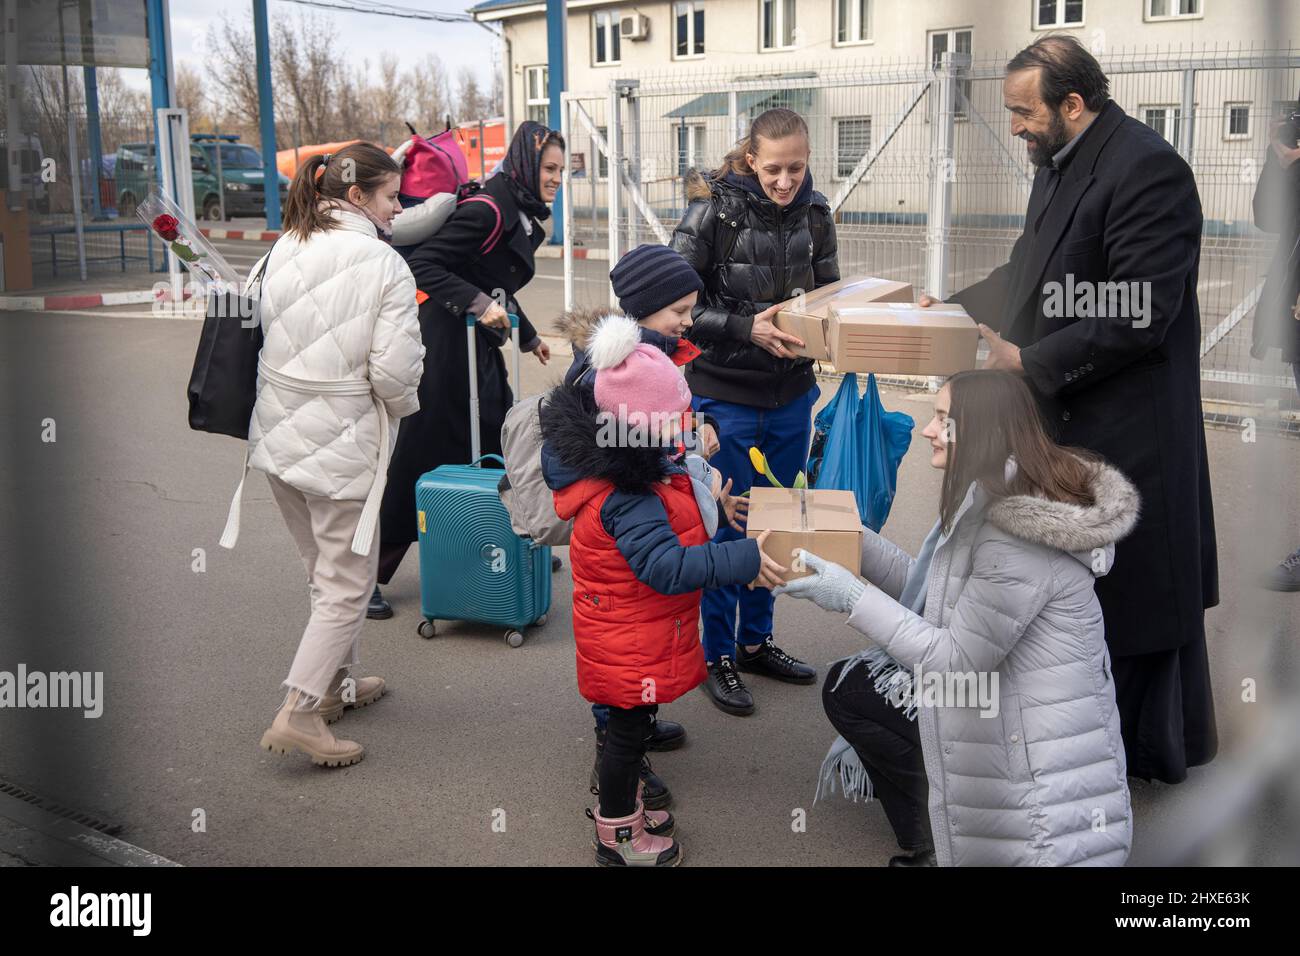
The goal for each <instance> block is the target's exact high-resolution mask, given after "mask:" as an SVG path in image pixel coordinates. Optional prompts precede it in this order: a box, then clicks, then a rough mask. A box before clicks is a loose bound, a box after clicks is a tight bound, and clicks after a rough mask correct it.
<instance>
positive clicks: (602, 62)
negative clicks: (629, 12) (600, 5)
mask: <svg viewBox="0 0 1300 956" xmlns="http://www.w3.org/2000/svg"><path fill="white" fill-rule="evenodd" d="M622 22H623V14H622V13H621V12H619V11H618V10H601V11H600V12H598V13H593V14H592V15H591V26H592V29H593V30H594V31H595V41H594V50H595V57H594V59H595V62H596V65H597V66H611V65H613V64H616V63H618V62H619V61H620V60H621V59H622V42H623V38H622V37H621V36H620V35H619V25H620V24H621V23H622Z"/></svg>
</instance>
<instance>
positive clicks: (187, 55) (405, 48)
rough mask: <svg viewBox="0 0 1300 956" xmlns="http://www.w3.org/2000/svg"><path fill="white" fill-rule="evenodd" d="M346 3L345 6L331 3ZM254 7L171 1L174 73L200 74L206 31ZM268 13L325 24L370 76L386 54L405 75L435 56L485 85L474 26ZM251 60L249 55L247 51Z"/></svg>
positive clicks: (454, 6) (315, 10) (458, 1)
mask: <svg viewBox="0 0 1300 956" xmlns="http://www.w3.org/2000/svg"><path fill="white" fill-rule="evenodd" d="M333 2H338V3H347V2H348V0H333ZM393 2H394V4H395V5H397V6H402V7H408V8H414V9H418V10H429V11H439V12H443V13H464V12H465V11H466V10H467V9H468V8H469V7H470V6H472V5H473V3H474V2H475V0H393ZM252 8H253V5H252V3H251V2H250V0H171V20H172V24H171V25H172V46H173V52H172V57H173V62H174V63H175V66H176V68H177V69H179V68H180V66H181V64H182V63H189V64H190V65H191V66H192V67H194V68H195V69H196V70H199V71H200V72H202V70H203V63H202V58H201V57H200V56H199V54H198V53H197V52H196V50H197V49H198V48H199V46H200V44H201V42H202V37H203V36H204V34H205V33H206V32H207V28H208V25H209V24H211V23H214V22H219V20H220V18H221V16H222V15H223V14H224V15H226V16H230V17H234V18H243V17H248V18H250V20H251V15H252ZM268 12H269V15H270V18H271V21H272V22H275V20H276V19H277V18H281V17H291V18H296V17H298V16H299V15H300V14H310V15H314V16H316V17H319V18H321V19H322V20H328V21H329V22H330V23H332V24H333V25H334V28H335V36H336V37H337V38H338V44H339V46H338V54H339V56H340V57H347V58H348V59H349V60H350V61H352V62H355V63H357V64H360V62H361V61H362V60H363V59H367V58H368V59H369V60H370V63H371V67H372V70H373V69H374V67H375V65H377V64H378V62H379V56H380V54H382V53H384V52H385V51H391V52H392V53H394V54H395V55H396V56H397V58H398V63H399V65H400V66H401V67H402V68H403V69H404V68H405V67H407V66H409V65H410V64H411V63H413V62H415V61H416V60H419V59H421V58H423V57H424V55H425V54H426V53H436V54H437V55H438V57H439V58H440V59H441V60H442V62H443V65H444V66H445V67H446V68H447V74H448V77H449V78H450V79H451V80H452V81H453V83H454V81H455V77H456V73H457V72H458V71H459V70H460V68H461V66H463V65H465V66H469V67H471V68H472V69H473V70H475V71H476V72H477V74H478V77H479V83H480V85H481V86H482V87H483V88H485V89H486V88H487V87H488V85H489V81H490V77H491V71H492V59H491V57H492V46H493V43H494V42H495V41H494V40H493V37H492V35H491V34H490V33H488V31H487V30H485V29H483V27H481V26H479V25H478V24H474V23H436V22H433V21H430V20H409V19H404V18H401V19H399V18H396V17H382V16H375V15H373V14H364V13H348V12H345V11H342V10H325V9H321V8H319V7H309V6H304V5H303V4H299V3H292V2H289V0H270V3H269V4H268ZM249 55H250V56H251V55H252V51H251V50H250V51H249ZM126 73H127V75H128V76H129V77H130V80H131V81H132V83H133V84H134V85H136V86H139V87H140V88H147V86H148V80H147V77H146V74H145V71H143V70H129V71H126Z"/></svg>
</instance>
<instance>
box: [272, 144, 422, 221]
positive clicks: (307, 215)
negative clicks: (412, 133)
mask: <svg viewBox="0 0 1300 956" xmlns="http://www.w3.org/2000/svg"><path fill="white" fill-rule="evenodd" d="M322 168H323V171H322V172H321V173H320V176H319V177H318V176H317V175H316V173H317V170H322ZM401 174H402V167H401V166H399V165H398V164H397V163H396V162H395V161H394V160H393V158H392V157H391V156H389V155H388V154H387V153H386V152H384V151H383V150H382V149H380V148H379V147H378V146H375V145H373V144H372V143H353V144H352V145H351V146H344V147H343V148H342V149H340V150H339V151H338V152H337V153H325V154H324V155H320V156H313V157H311V158H310V159H309V160H307V161H306V162H305V163H303V164H302V165H301V166H299V167H298V172H297V173H296V174H295V175H294V177H293V183H292V184H291V185H290V186H289V195H288V197H287V198H286V199H285V201H284V229H285V231H286V232H292V233H295V234H296V235H297V236H298V237H299V238H300V239H306V238H307V237H308V236H310V235H311V234H312V233H313V232H318V231H324V230H328V229H334V228H336V226H337V223H335V221H334V218H333V217H332V216H330V215H329V214H328V213H326V212H324V211H322V210H321V200H322V199H347V198H348V189H349V188H350V187H352V186H356V187H357V188H358V189H360V190H361V192H362V193H363V194H364V195H366V196H369V195H370V194H371V193H373V192H374V191H375V190H376V189H378V188H379V187H380V186H382V185H383V184H384V180H386V179H387V178H388V177H389V176H400V175H401Z"/></svg>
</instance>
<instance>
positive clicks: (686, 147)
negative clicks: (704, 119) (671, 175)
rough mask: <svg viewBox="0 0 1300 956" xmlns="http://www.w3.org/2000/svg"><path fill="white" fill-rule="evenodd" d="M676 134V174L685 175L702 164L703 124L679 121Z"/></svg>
mask: <svg viewBox="0 0 1300 956" xmlns="http://www.w3.org/2000/svg"><path fill="white" fill-rule="evenodd" d="M674 129H675V130H676V135H677V175H678V176H685V175H686V174H687V173H688V172H690V171H691V170H692V169H699V168H700V167H701V166H703V165H704V125H703V124H696V123H680V124H678V125H677V126H675V127H674Z"/></svg>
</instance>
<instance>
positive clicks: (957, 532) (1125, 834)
mask: <svg viewBox="0 0 1300 956" xmlns="http://www.w3.org/2000/svg"><path fill="white" fill-rule="evenodd" d="M934 407H935V417H934V419H933V420H932V421H931V422H930V424H929V425H927V426H926V428H925V430H924V431H923V432H922V433H921V434H922V435H923V436H925V437H926V438H928V439H929V440H930V445H931V450H932V455H931V459H930V463H931V465H933V466H934V467H935V468H940V469H943V471H944V479H943V493H942V497H941V500H940V508H939V520H938V521H937V522H936V523H935V526H934V528H933V529H932V530H931V532H930V534H929V535H928V536H927V538H926V540H925V542H924V543H923V544H922V546H921V550H920V552H919V553H918V554H917V555H916V557H913V556H911V555H909V554H907V553H906V552H904V551H903V550H902V549H901V548H899V547H897V546H896V545H894V544H891V543H890V542H889V541H886V540H885V539H884V538H882V537H880V536H879V535H876V534H874V533H873V532H871V531H870V530H864V531H863V546H862V561H861V567H860V568H854V569H852V570H850V569H848V568H843V567H840V566H839V565H837V564H833V563H831V562H826V561H822V560H821V559H820V558H817V557H816V556H815V555H805V558H804V560H805V561H806V564H807V567H808V569H809V570H810V571H812V572H813V573H812V574H811V575H809V576H807V577H801V578H796V579H794V580H793V581H791V582H790V583H788V584H786V585H783V586H782V587H781V588H778V589H777V593H788V594H792V595H795V596H798V597H804V598H808V599H810V600H813V601H815V602H816V603H817V604H819V605H820V606H821V607H822V608H824V609H826V610H828V611H833V612H836V613H840V614H847V615H848V623H849V625H850V626H851V627H854V628H856V629H857V630H859V631H860V632H862V634H864V635H865V636H866V637H867V638H868V640H869V644H868V646H867V647H866V648H865V649H864V650H863V651H862V652H861V653H859V654H856V655H854V656H853V657H851V658H848V659H846V660H845V661H843V662H839V663H837V664H836V665H835V666H833V667H832V668H831V669H830V671H829V673H828V674H827V677H826V685H825V687H824V688H823V695H822V696H823V702H824V704H825V707H826V713H827V716H828V717H829V718H830V720H831V723H832V724H833V725H834V726H835V728H836V730H838V731H839V732H840V734H841V737H840V739H838V740H837V741H836V742H835V744H834V745H833V746H832V747H831V751H830V753H829V754H828V755H827V757H826V761H825V763H824V764H823V780H822V783H823V785H824V786H825V787H826V788H827V789H828V790H829V789H831V788H833V787H834V786H835V784H836V783H840V784H842V785H843V787H844V790H845V792H846V793H857V794H867V795H875V796H878V797H879V798H880V802H881V804H882V806H883V808H884V810H885V813H886V816H887V817H888V818H889V822H890V824H891V825H892V826H893V828H894V833H895V835H896V836H897V838H898V842H899V846H900V847H901V848H902V849H903V850H904V851H905V852H904V854H903V855H900V856H896V857H894V858H893V859H891V860H890V865H891V866H918V865H934V864H936V863H937V864H938V865H940V866H1122V865H1123V864H1124V861H1125V860H1126V859H1127V858H1128V853H1129V849H1130V847H1131V846H1132V839H1133V826H1132V820H1133V813H1132V807H1131V805H1130V801H1129V791H1128V784H1127V781H1126V773H1125V767H1126V761H1125V754H1124V743H1123V740H1122V738H1121V736H1120V723H1119V709H1118V708H1117V707H1116V705H1115V681H1114V679H1113V677H1112V676H1111V668H1110V655H1109V653H1108V651H1107V649H1106V641H1105V632H1104V628H1103V623H1102V614H1101V605H1100V603H1099V602H1098V600H1097V596H1096V594H1095V593H1094V591H1093V582H1094V580H1095V578H1096V577H1097V576H1098V575H1102V574H1105V573H1106V572H1107V570H1109V568H1110V567H1111V565H1112V563H1113V561H1114V559H1115V542H1116V541H1120V539H1122V538H1123V537H1124V536H1125V535H1126V534H1128V533H1129V531H1131V530H1132V528H1133V526H1134V524H1135V523H1136V522H1137V516H1138V509H1139V507H1140V502H1139V499H1138V493H1137V490H1136V489H1135V488H1134V487H1133V485H1132V484H1131V483H1130V482H1129V481H1128V479H1127V478H1125V477H1124V475H1122V474H1121V473H1120V472H1119V471H1118V470H1117V469H1115V468H1114V467H1112V466H1110V465H1108V464H1106V463H1105V462H1104V461H1101V460H1100V459H1097V458H1096V457H1094V456H1091V455H1089V454H1087V453H1084V452H1081V451H1079V450H1078V449H1070V448H1062V447H1060V446H1057V445H1055V444H1053V443H1052V442H1051V440H1050V439H1049V438H1048V437H1047V435H1046V433H1045V431H1044V429H1043V425H1042V420H1041V418H1040V415H1039V412H1038V408H1037V404H1036V402H1035V400H1034V398H1033V396H1032V394H1031V393H1030V390H1029V387H1028V386H1027V385H1026V384H1025V383H1024V381H1023V380H1022V379H1021V378H1019V377H1018V376H1016V375H1013V374H1012V373H1010V372H1000V371H972V372H960V373H958V374H957V375H954V376H953V377H952V378H950V379H949V380H948V381H947V383H946V384H945V385H944V386H943V388H942V389H940V391H939V394H938V395H937V396H936V397H935V403H934ZM1120 549H1121V560H1122V553H1123V552H1122V549H1123V544H1122V543H1121V544H1120ZM853 571H861V573H862V577H864V578H866V582H865V583H864V582H863V581H861V580H859V579H858V577H857V576H856V575H855V574H854V573H853Z"/></svg>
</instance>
